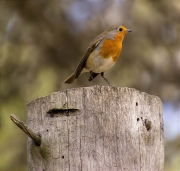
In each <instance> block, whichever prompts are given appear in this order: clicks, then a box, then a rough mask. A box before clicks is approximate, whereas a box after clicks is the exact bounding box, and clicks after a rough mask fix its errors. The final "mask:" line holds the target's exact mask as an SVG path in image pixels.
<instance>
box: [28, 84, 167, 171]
mask: <svg viewBox="0 0 180 171" xmlns="http://www.w3.org/2000/svg"><path fill="white" fill-rule="evenodd" d="M27 127H28V129H30V130H32V131H33V134H34V137H36V138H38V137H39V138H40V140H36V141H35V140H33V138H32V137H31V138H28V170H29V171H40V170H41V171H66V170H67V171H118V170H119V171H163V170H164V143H163V124H162V103H161V100H160V99H159V98H158V97H156V96H151V95H148V94H146V93H142V92H139V91H137V90H135V89H130V88H120V87H114V86H112V87H109V86H92V87H83V88H76V89H69V90H64V91H60V92H55V93H52V94H50V95H49V96H46V97H42V98H38V99H36V100H34V101H32V102H31V103H29V104H28V105H27ZM37 142H40V143H39V144H38V143H37Z"/></svg>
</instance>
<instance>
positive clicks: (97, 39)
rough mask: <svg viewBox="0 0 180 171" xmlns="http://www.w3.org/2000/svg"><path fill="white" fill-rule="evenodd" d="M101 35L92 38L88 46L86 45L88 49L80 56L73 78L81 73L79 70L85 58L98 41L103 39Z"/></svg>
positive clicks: (83, 64)
mask: <svg viewBox="0 0 180 171" xmlns="http://www.w3.org/2000/svg"><path fill="white" fill-rule="evenodd" d="M103 38H104V37H103V36H98V37H97V38H95V39H94V41H93V42H92V43H91V44H90V46H89V47H88V49H87V50H86V52H85V54H84V55H83V57H82V58H81V60H80V62H79V63H78V65H77V67H76V69H75V71H74V74H75V78H78V77H79V75H80V74H81V71H82V70H83V68H84V66H85V63H86V60H87V58H88V56H89V55H90V54H91V52H92V51H93V50H94V49H95V48H96V47H97V46H98V45H99V43H100V42H101V41H102V40H103Z"/></svg>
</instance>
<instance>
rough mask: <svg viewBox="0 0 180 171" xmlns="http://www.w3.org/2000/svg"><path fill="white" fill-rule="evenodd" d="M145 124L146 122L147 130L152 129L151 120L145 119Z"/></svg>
mask: <svg viewBox="0 0 180 171" xmlns="http://www.w3.org/2000/svg"><path fill="white" fill-rule="evenodd" d="M144 124H145V127H146V130H147V131H150V130H151V128H152V124H151V121H148V120H147V119H145V121H144Z"/></svg>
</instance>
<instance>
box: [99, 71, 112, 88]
mask: <svg viewBox="0 0 180 171" xmlns="http://www.w3.org/2000/svg"><path fill="white" fill-rule="evenodd" d="M101 76H102V77H103V78H104V79H105V81H106V82H107V83H108V84H109V85H111V84H110V83H109V81H108V80H107V79H106V78H105V77H104V72H101Z"/></svg>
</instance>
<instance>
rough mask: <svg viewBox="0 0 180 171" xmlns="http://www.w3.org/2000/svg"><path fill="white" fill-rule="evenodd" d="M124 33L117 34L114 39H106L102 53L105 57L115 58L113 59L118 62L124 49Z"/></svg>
mask: <svg viewBox="0 0 180 171" xmlns="http://www.w3.org/2000/svg"><path fill="white" fill-rule="evenodd" d="M123 37H124V36H122V35H120V34H119V35H118V34H117V35H115V36H114V39H106V40H105V41H104V42H103V44H102V47H101V50H100V55H101V56H102V57H103V58H110V57H111V58H113V61H114V62H116V61H117V60H118V58H119V55H120V53H121V49H122V41H123Z"/></svg>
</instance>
